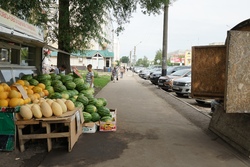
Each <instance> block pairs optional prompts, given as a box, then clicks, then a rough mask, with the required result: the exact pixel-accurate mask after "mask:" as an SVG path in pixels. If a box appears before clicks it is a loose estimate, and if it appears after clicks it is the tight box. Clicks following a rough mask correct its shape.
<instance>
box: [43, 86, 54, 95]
mask: <svg viewBox="0 0 250 167" xmlns="http://www.w3.org/2000/svg"><path fill="white" fill-rule="evenodd" d="M45 89H46V90H48V92H49V94H51V93H54V92H55V91H54V88H53V87H52V86H46V88H45Z"/></svg>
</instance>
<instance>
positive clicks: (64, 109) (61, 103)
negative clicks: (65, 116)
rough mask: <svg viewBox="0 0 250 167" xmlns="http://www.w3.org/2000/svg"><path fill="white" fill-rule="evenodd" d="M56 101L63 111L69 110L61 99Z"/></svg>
mask: <svg viewBox="0 0 250 167" xmlns="http://www.w3.org/2000/svg"><path fill="white" fill-rule="evenodd" d="M56 102H57V103H58V104H60V106H61V107H62V110H63V113H65V112H67V106H66V104H65V103H64V102H63V101H62V100H61V99H56Z"/></svg>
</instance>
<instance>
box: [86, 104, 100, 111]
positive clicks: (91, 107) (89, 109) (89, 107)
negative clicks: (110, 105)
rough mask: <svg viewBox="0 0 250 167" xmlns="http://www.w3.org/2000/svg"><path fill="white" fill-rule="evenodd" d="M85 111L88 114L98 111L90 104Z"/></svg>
mask: <svg viewBox="0 0 250 167" xmlns="http://www.w3.org/2000/svg"><path fill="white" fill-rule="evenodd" d="M84 111H86V112H88V113H94V112H96V111H97V109H96V106H94V105H92V104H89V105H87V106H86V108H85V109H84Z"/></svg>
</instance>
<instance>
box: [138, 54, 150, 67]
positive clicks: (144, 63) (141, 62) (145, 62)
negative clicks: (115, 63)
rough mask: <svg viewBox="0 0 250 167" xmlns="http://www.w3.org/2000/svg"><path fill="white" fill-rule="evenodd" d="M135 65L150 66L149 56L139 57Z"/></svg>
mask: <svg viewBox="0 0 250 167" xmlns="http://www.w3.org/2000/svg"><path fill="white" fill-rule="evenodd" d="M135 65H136V66H143V67H148V66H149V60H148V58H147V57H146V56H144V57H143V59H142V58H140V59H138V60H137V61H136V64H135Z"/></svg>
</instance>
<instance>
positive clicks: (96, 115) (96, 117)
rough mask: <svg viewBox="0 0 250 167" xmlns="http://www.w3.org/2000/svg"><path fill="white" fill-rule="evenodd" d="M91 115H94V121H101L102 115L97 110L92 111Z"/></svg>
mask: <svg viewBox="0 0 250 167" xmlns="http://www.w3.org/2000/svg"><path fill="white" fill-rule="evenodd" d="M91 116H92V119H91V121H93V122H96V121H100V118H101V117H100V115H99V114H98V113H97V112H93V113H91Z"/></svg>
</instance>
